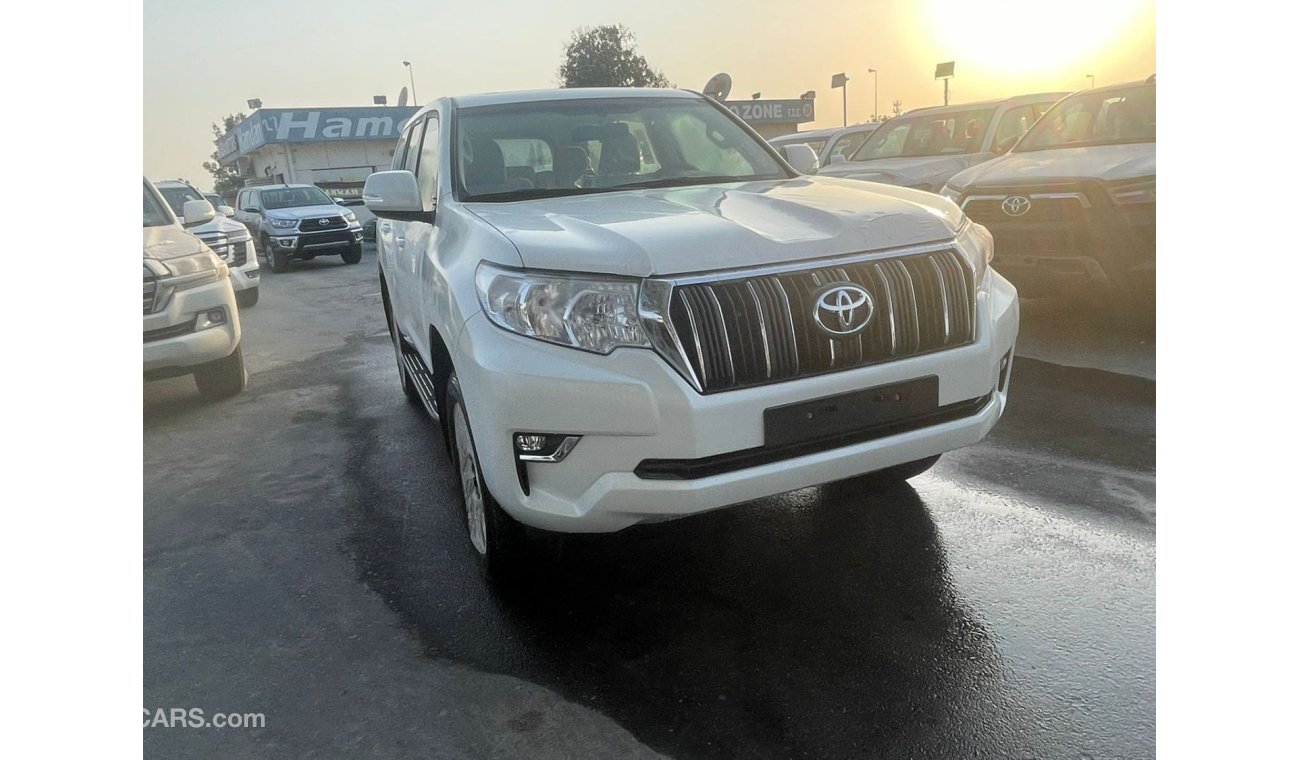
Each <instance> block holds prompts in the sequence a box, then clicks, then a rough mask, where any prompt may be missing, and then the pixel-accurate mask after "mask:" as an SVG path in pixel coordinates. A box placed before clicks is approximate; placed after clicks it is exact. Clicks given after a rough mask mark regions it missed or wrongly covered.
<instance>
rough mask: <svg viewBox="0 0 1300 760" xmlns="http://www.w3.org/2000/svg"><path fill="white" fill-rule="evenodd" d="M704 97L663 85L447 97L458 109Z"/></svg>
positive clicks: (573, 88)
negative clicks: (564, 101)
mask: <svg viewBox="0 0 1300 760" xmlns="http://www.w3.org/2000/svg"><path fill="white" fill-rule="evenodd" d="M701 97H704V96H703V95H700V94H699V93H697V92H691V91H690V90H672V89H667V88H663V87H564V88H558V89H550V90H515V91H512V92H483V93H476V94H472V95H457V96H455V97H452V98H449V100H451V102H452V103H453V104H455V105H456V107H458V108H473V107H475V106H496V105H504V104H506V103H536V102H541V101H546V100H582V99H585V98H682V99H684V100H685V99H693V98H701Z"/></svg>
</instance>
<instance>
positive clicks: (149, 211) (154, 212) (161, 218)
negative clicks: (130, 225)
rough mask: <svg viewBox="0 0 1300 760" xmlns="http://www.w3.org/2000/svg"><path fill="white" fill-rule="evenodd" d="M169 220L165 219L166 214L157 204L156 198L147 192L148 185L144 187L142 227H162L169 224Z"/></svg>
mask: <svg viewBox="0 0 1300 760" xmlns="http://www.w3.org/2000/svg"><path fill="white" fill-rule="evenodd" d="M171 221H172V220H171V219H169V218H168V217H167V212H166V211H164V210H163V207H162V206H161V205H160V204H159V203H158V198H157V196H155V195H154V194H153V193H151V192H149V183H147V182H146V183H145V185H144V226H145V227H162V226H164V225H167V224H171Z"/></svg>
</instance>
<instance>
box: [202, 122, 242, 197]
mask: <svg viewBox="0 0 1300 760" xmlns="http://www.w3.org/2000/svg"><path fill="white" fill-rule="evenodd" d="M243 120H244V114H243V112H242V111H241V112H239V113H234V114H229V115H228V116H226V118H224V119H222V120H221V122H222V124H223V125H224V126H225V129H222V128H221V127H219V126H217V125H216V124H213V125H212V144H213V145H220V144H221V138H222V137H225V135H226V133H227V132H229V131H230V130H232V129H234V128H235V125H237V124H239V122H241V121H243ZM203 168H204V169H207V170H208V173H209V174H211V175H212V192H214V193H216V194H217V195H220V196H221V197H223V198H225V197H228V196H229V195H230V194H231V193H233V192H234V191H236V190H238V189H239V186H240V182H239V175H238V173H237V171H236V169H235V167H233V166H222V165H221V161H220V160H219V159H218V158H217V151H215V150H214V151H212V160H211V161H204V162H203Z"/></svg>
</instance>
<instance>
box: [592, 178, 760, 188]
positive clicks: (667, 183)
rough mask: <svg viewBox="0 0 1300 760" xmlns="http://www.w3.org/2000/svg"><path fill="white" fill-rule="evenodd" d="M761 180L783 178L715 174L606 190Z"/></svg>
mask: <svg viewBox="0 0 1300 760" xmlns="http://www.w3.org/2000/svg"><path fill="white" fill-rule="evenodd" d="M760 179H781V177H764V176H761V175H758V174H751V175H749V176H748V177H735V176H732V175H730V174H714V175H709V176H704V177H665V178H663V179H648V180H646V181H645V182H629V183H627V184H624V185H611V186H610V187H607V188H605V189H606V190H636V189H645V188H654V187H685V186H687V185H713V184H717V183H720V182H753V181H755V180H760Z"/></svg>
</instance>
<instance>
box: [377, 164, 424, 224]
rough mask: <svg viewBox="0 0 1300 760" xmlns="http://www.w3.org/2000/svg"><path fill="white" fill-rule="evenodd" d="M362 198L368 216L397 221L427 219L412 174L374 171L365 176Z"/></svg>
mask: <svg viewBox="0 0 1300 760" xmlns="http://www.w3.org/2000/svg"><path fill="white" fill-rule="evenodd" d="M361 198H362V200H364V201H365V204H366V208H368V209H370V213H372V214H374V215H375V216H378V217H382V218H384V219H393V220H395V221H399V222H413V221H419V220H421V219H428V215H427V214H426V212H425V210H424V204H423V203H422V202H421V201H420V188H419V186H418V185H416V183H415V175H414V174H412V173H410V172H408V171H405V170H400V169H399V170H397V171H389V172H375V173H374V174H371V175H370V176H369V177H366V186H365V187H364V188H363V189H362V190H361Z"/></svg>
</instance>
